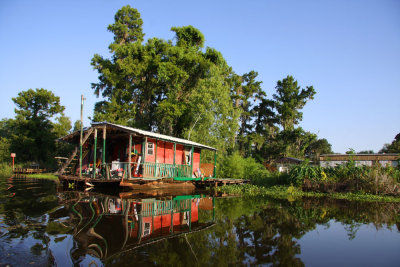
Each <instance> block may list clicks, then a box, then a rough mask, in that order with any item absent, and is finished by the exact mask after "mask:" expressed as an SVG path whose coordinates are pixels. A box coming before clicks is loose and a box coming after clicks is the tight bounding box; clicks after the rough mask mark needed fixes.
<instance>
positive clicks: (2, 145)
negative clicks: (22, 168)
mask: <svg viewBox="0 0 400 267" xmlns="http://www.w3.org/2000/svg"><path fill="white" fill-rule="evenodd" d="M10 123H11V120H10V119H2V120H1V121H0V162H4V161H7V160H9V159H10V153H11V151H10V146H11V141H10V137H11V126H10Z"/></svg>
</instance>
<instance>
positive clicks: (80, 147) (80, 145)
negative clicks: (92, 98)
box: [79, 95, 84, 178]
mask: <svg viewBox="0 0 400 267" xmlns="http://www.w3.org/2000/svg"><path fill="white" fill-rule="evenodd" d="M83 100H84V98H83V95H81V136H80V140H79V151H80V152H79V178H81V177H82V146H83V142H82V138H83Z"/></svg>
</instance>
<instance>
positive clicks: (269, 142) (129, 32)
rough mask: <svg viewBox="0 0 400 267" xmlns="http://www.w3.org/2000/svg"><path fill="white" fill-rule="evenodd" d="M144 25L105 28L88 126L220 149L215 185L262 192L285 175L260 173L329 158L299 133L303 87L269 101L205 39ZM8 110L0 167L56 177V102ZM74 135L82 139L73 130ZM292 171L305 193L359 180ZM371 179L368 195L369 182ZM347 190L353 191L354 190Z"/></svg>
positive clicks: (210, 158) (125, 12)
mask: <svg viewBox="0 0 400 267" xmlns="http://www.w3.org/2000/svg"><path fill="white" fill-rule="evenodd" d="M142 25H143V21H142V19H141V16H140V13H139V11H138V10H136V9H135V8H132V7H130V6H129V5H128V6H124V7H122V8H121V9H120V10H118V11H117V13H116V14H115V18H114V23H113V24H111V25H109V26H108V30H109V31H110V32H111V33H112V34H113V35H114V41H113V42H112V43H111V44H110V45H109V46H108V47H109V52H110V57H109V58H106V57H103V56H101V55H98V54H95V55H94V56H93V58H92V60H91V64H92V66H93V68H94V69H95V70H96V71H97V72H98V75H99V76H98V81H97V82H95V83H93V84H92V88H93V92H94V94H95V95H97V96H101V97H102V100H101V101H99V102H97V103H96V104H95V106H94V114H93V121H108V122H112V123H118V124H122V125H127V126H133V127H136V128H140V129H144V130H155V131H157V132H159V133H162V134H167V135H171V136H175V137H180V138H186V139H189V140H191V141H195V142H199V143H202V144H205V145H208V146H213V147H216V148H217V149H218V163H217V165H218V168H217V176H219V177H232V178H246V179H250V180H251V181H252V182H253V183H255V184H262V185H273V184H287V181H288V180H287V179H288V178H287V175H277V174H274V173H272V172H271V170H272V169H271V168H269V169H268V170H267V169H266V168H265V166H266V165H267V164H268V165H269V166H273V164H274V162H276V161H277V160H278V159H280V158H282V157H295V158H300V159H309V160H313V161H317V160H318V158H319V155H320V154H321V153H332V149H331V145H330V144H329V142H328V141H327V140H326V139H324V138H318V136H317V135H316V134H315V133H312V132H309V131H306V130H305V129H303V128H301V127H299V123H300V122H301V120H302V118H303V113H302V109H303V108H304V107H305V105H306V104H307V103H308V101H310V100H313V99H314V96H315V95H316V90H315V89H314V87H313V86H312V85H309V86H305V87H302V86H300V85H299V84H298V82H297V81H296V79H295V78H294V77H293V76H291V75H287V76H286V77H285V78H283V79H282V80H278V81H277V82H276V87H275V91H274V93H272V95H271V96H267V94H266V93H265V92H266V89H265V88H262V81H259V80H258V78H257V76H258V73H257V72H256V71H254V70H249V71H248V72H247V73H243V74H237V73H235V71H234V70H233V69H232V67H231V66H229V65H228V63H227V62H226V60H225V58H224V57H223V55H222V54H221V53H220V52H219V51H217V50H216V49H214V48H211V47H207V46H205V39H206V38H205V36H204V35H203V34H202V33H201V32H200V30H198V29H196V28H194V27H193V26H191V25H189V26H182V27H171V31H172V32H173V33H174V38H172V39H171V40H163V39H160V38H157V37H154V38H149V39H148V40H146V41H145V40H144V35H145V34H144V32H143V29H142ZM12 100H13V102H14V103H15V105H16V109H15V113H16V116H15V118H13V119H2V120H1V121H0V162H6V161H9V157H10V152H14V153H16V154H17V158H16V159H17V162H19V163H21V162H22V163H28V162H34V163H39V164H40V166H41V167H42V168H43V167H44V168H46V169H49V170H53V169H55V168H56V162H55V159H54V156H68V155H69V154H70V151H71V146H69V145H66V144H63V143H56V142H55V140H56V138H58V137H61V136H63V135H66V134H67V133H69V131H70V130H71V128H72V127H71V120H70V119H69V118H68V117H66V116H65V115H64V109H65V108H64V106H62V105H61V101H60V98H59V97H57V96H55V95H54V94H53V93H52V92H51V91H49V90H46V89H42V88H41V89H39V88H37V89H35V90H33V89H28V90H26V91H21V92H20V93H18V96H16V97H15V98H13V99H12ZM73 129H74V130H77V129H80V122H79V121H76V122H75V123H74V128H73ZM399 144H400V134H398V135H397V136H396V137H395V140H394V141H393V142H392V143H391V144H386V145H385V147H384V148H383V149H382V151H381V152H390V153H400V146H399ZM201 160H202V162H214V155H213V153H210V152H209V151H204V152H203V153H202V156H201ZM27 166H28V165H27ZM295 171H298V175H300V176H298V177H297V176H296V177H295V178H293V177H292V180H293V181H292V182H293V183H294V184H296V185H298V186H300V184H304V182H306V184H307V183H308V181H309V182H310V184H311V187H310V189H312V188H314V187H315V186H314V184H329V183H334V184H338V183H345V182H346V181H343V180H346V179H348V180H349V181H350V180H351V179H353V178H354V177H356V178H357V177H359V176H360V175H361V174H357V175H355V176H354V175H353V172H346V171H345V170H339V169H337V170H336V169H335V170H321V169H318V168H314V169H308V170H298V169H297V170H295ZM356 171H359V170H358V169H355V170H354V172H356ZM4 172H7V169H5V170H4ZM314 172H315V173H314ZM375 173H377V174H376V175H375ZM324 174H326V177H325V176H324ZM347 174H349V175H350V176H348V177H347V176H341V175H347ZM392 174H393V173H389V174H388V173H386V172H385V171H384V172H382V171H374V172H373V174H371V173H369V174H368V175H364V174H363V175H361V176H362V177H363V178H360V179H358V178H357V179H356V181H357V182H356V183H355V190H356V191H357V190H361V189H362V190H366V192H372V191H373V189H375V190H376V192H378V191H382V190H383V191H388V188H389V187H390V186H389V185H394V184H391V183H392V182H390V181H391V180H390V179H386V178H385V177H386V176H385V175H387V176H390V175H392ZM302 176H305V177H309V178H306V179H303V178H302ZM367 176H368V177H369V180H368V179H366V178H365V177H367ZM310 177H311V178H310ZM376 177H378V178H377V179H378V181H377V182H375V184H376V186H375V187H374V186H372V180H371V179H372V178H376ZM390 177H391V176H390ZM325 179H326V181H325ZM387 181H389V182H387ZM378 184H379V185H378ZM381 184H383V185H384V186H383V187H384V188H386V189H382V188H381V187H382V186H381ZM367 185H369V186H367ZM347 186H348V187H349V188H350V189H351V190H353V189H354V186H353V184H350V183H348V185H347ZM360 188H361V189H360ZM350 189H349V190H350Z"/></svg>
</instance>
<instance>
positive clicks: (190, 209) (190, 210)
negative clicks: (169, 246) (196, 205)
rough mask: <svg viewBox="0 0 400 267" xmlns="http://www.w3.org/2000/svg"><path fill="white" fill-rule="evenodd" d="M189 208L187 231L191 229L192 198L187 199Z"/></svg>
mask: <svg viewBox="0 0 400 267" xmlns="http://www.w3.org/2000/svg"><path fill="white" fill-rule="evenodd" d="M189 203H190V208H189V231H192V199H190V201H189Z"/></svg>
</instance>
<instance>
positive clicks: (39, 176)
mask: <svg viewBox="0 0 400 267" xmlns="http://www.w3.org/2000/svg"><path fill="white" fill-rule="evenodd" d="M26 177H27V178H35V179H46V180H53V181H58V177H57V176H56V175H54V174H52V173H38V174H27V175H26Z"/></svg>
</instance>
